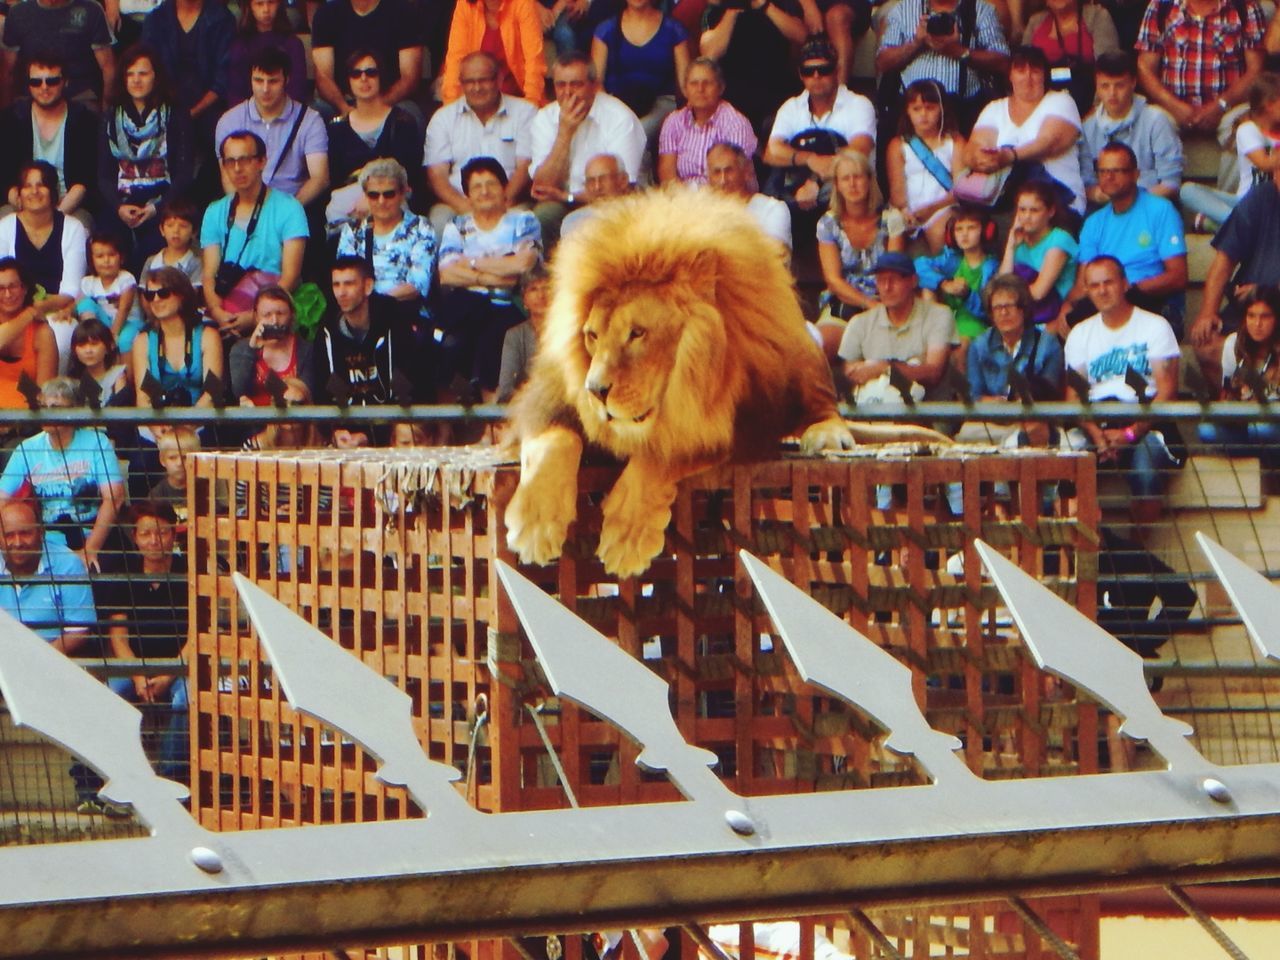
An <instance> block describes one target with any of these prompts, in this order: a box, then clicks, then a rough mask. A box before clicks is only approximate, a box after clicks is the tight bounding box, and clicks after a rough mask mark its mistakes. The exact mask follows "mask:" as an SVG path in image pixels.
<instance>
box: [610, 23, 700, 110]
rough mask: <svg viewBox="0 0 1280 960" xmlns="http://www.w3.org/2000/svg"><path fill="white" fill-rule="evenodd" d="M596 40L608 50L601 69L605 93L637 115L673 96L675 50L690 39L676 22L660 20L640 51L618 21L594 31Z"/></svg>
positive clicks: (674, 90) (674, 88)
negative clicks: (660, 98)
mask: <svg viewBox="0 0 1280 960" xmlns="http://www.w3.org/2000/svg"><path fill="white" fill-rule="evenodd" d="M595 36H596V39H597V40H599V41H600V42H601V43H603V44H604V45H605V47H606V48H608V50H609V59H608V61H607V62H606V64H605V68H604V89H605V91H606V92H607V93H611V94H613V95H614V96H615V97H617V98H618V99H619V100H621V101H622V102H623V103H625V104H626V105H627V106H629V107H630V108H631V109H632V110H635V111H636V112H637V113H648V112H649V110H650V109H651V108H652V106H653V99H654V98H655V97H658V96H661V95H663V94H674V93H675V92H676V63H675V48H676V47H678V46H679V45H680V44H682V43H684V42H685V41H686V40H688V39H689V33H688V31H686V30H685V28H684V27H683V26H682V25H681V24H680V23H679V21H676V20H672V19H671V18H670V17H663V18H662V23H661V24H659V26H658V31H657V32H656V33H655V34H654V35H653V36H652V37H651V38H650V39H649V41H648V42H647V43H646V44H644V46H640V47H637V46H635V45H634V44H632V43H631V41H630V40H628V39H627V38H626V36H625V35H624V34H623V32H622V24H621V21H620V19H619V18H618V17H612V18H610V19H608V20H606V21H605V22H604V23H602V24H600V26H598V27H596V33H595ZM645 100H647V101H648V102H647V103H646V102H645Z"/></svg>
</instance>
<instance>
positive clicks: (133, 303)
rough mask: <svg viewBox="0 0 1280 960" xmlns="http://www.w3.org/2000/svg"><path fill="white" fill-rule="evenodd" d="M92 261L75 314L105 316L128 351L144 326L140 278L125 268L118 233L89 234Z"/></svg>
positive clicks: (81, 317)
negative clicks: (140, 301)
mask: <svg viewBox="0 0 1280 960" xmlns="http://www.w3.org/2000/svg"><path fill="white" fill-rule="evenodd" d="M89 263H90V266H91V268H92V272H90V273H89V274H87V275H86V276H85V278H84V279H83V280H82V281H81V282H80V291H81V293H82V294H83V296H82V297H81V298H80V299H79V301H77V303H76V315H77V316H78V317H79V318H80V319H84V317H86V316H90V317H96V318H97V319H99V320H102V321H103V322H104V323H106V324H107V325H108V326H109V327H110V330H111V335H112V337H113V338H114V339H115V340H116V341H117V342H122V343H123V344H124V347H123V349H124V350H125V351H126V352H127V351H128V349H129V346H130V345H131V344H132V343H133V338H134V337H136V336H137V335H138V331H139V330H141V329H142V306H141V304H139V303H138V291H137V286H138V280H137V278H136V277H135V276H134V275H133V274H132V273H130V272H129V271H128V270H125V269H124V245H123V244H122V243H121V241H120V239H119V237H117V236H116V235H115V234H114V233H103V232H94V233H93V234H92V235H90V237H89Z"/></svg>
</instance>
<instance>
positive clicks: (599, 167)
mask: <svg viewBox="0 0 1280 960" xmlns="http://www.w3.org/2000/svg"><path fill="white" fill-rule="evenodd" d="M630 189H631V184H630V183H629V182H628V180H627V171H626V169H625V168H624V167H623V166H622V161H621V160H619V159H618V158H617V157H616V156H614V155H613V154H612V153H599V154H596V155H595V156H594V157H592V158H591V159H590V160H588V161H587V172H586V180H585V181H584V185H583V189H582V201H583V205H582V206H580V207H578V209H576V210H574V211H573V212H572V213H570V214H569V215H568V216H567V217H565V218H564V222H563V223H561V224H560V236H561V237H567V236H568V235H569V234H570V232H572V231H573V230H576V229H577V228H578V227H580V226H582V225H583V224H584V223H586V222H587V221H588V220H589V219H591V217H592V216H593V215H594V214H595V210H593V209H592V206H593V205H595V204H596V203H599V202H600V201H601V200H608V199H609V198H610V197H620V196H622V195H623V194H624V193H626V192H627V191H628V190H630Z"/></svg>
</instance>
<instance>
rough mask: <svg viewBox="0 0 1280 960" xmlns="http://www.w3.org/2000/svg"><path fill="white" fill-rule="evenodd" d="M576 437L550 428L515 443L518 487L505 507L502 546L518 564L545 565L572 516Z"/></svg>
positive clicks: (579, 445)
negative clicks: (519, 561) (504, 542)
mask: <svg viewBox="0 0 1280 960" xmlns="http://www.w3.org/2000/svg"><path fill="white" fill-rule="evenodd" d="M581 460H582V437H580V436H579V435H578V434H577V433H575V432H574V431H573V430H570V429H568V428H567V427H550V428H548V429H546V430H544V431H543V432H542V433H539V434H537V435H535V436H533V437H528V438H525V439H524V440H523V441H522V442H521V444H520V485H519V486H518V487H516V492H515V495H514V496H513V497H512V498H511V502H510V503H509V504H508V505H507V513H506V524H507V546H508V547H510V548H511V549H512V550H514V551H515V553H516V555H517V556H519V558H520V560H521V561H522V562H524V563H550V562H551V561H552V560H554V559H556V557H558V556H560V553H561V551H562V550H563V549H564V538H565V536H566V534H568V532H569V524H571V523H572V522H573V520H574V518H575V517H576V516H577V513H578V465H579V463H580V462H581Z"/></svg>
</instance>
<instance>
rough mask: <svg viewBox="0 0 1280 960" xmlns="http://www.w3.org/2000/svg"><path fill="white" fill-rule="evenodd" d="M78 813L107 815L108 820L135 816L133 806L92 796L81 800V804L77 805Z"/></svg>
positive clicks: (90, 815) (96, 815)
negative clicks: (123, 805)
mask: <svg viewBox="0 0 1280 960" xmlns="http://www.w3.org/2000/svg"><path fill="white" fill-rule="evenodd" d="M76 813H79V814H83V815H84V816H87V817H106V818H107V819H108V820H128V819H130V818H131V817H132V816H133V808H132V807H122V806H120V805H118V804H114V803H111V802H110V801H108V800H99V799H98V798H97V797H90V798H89V799H87V800H82V801H80V805H79V806H78V807H76Z"/></svg>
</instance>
